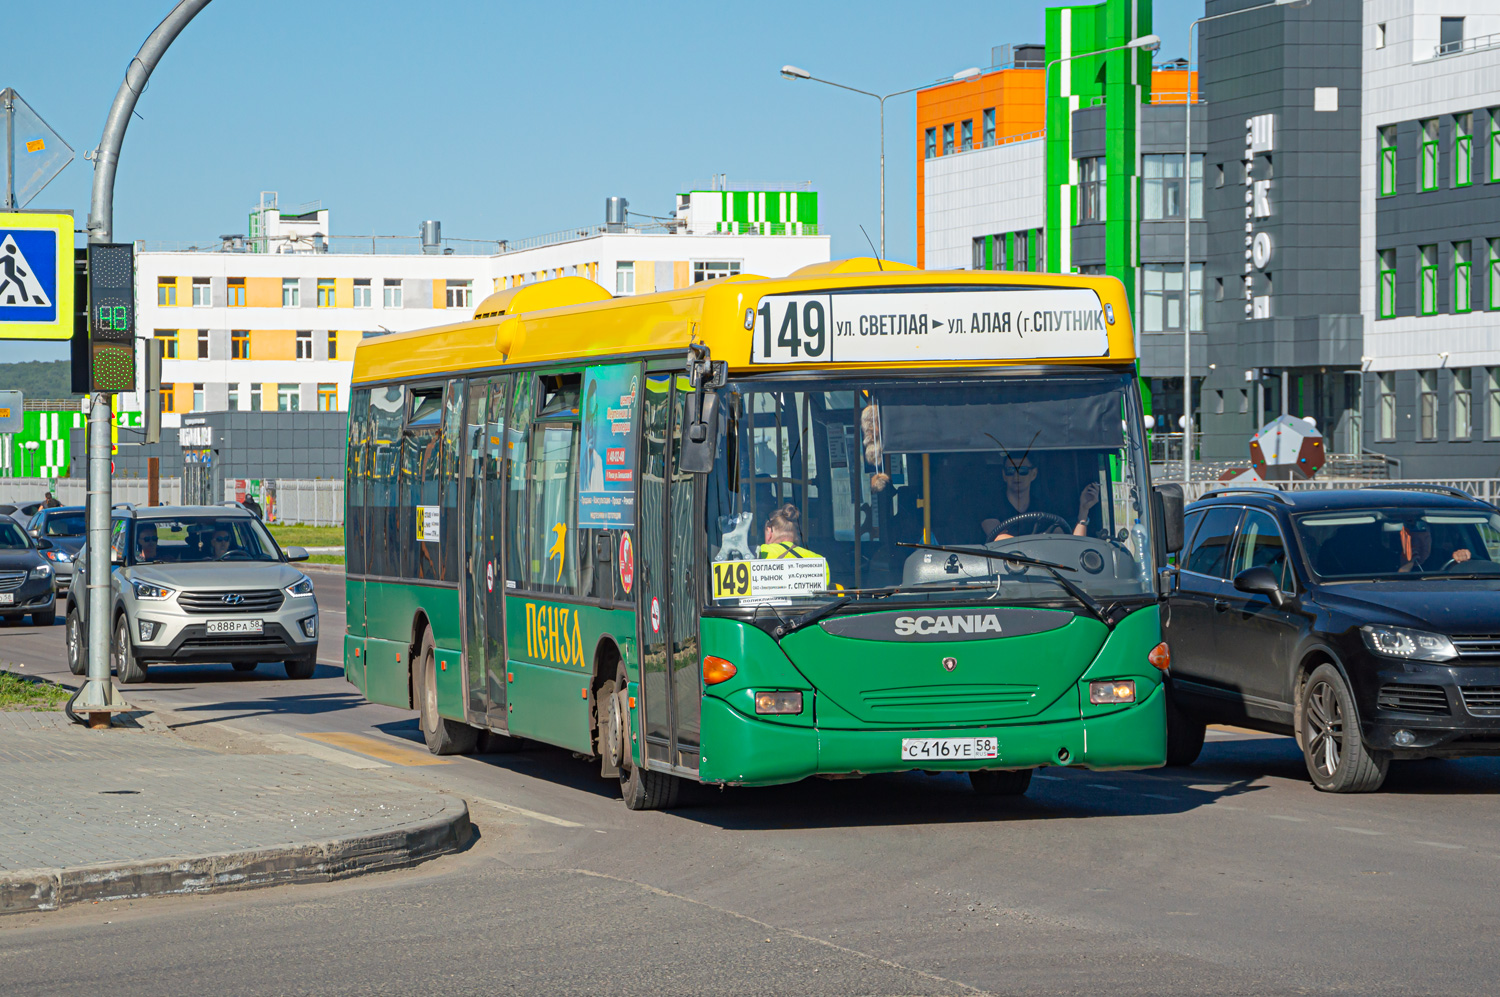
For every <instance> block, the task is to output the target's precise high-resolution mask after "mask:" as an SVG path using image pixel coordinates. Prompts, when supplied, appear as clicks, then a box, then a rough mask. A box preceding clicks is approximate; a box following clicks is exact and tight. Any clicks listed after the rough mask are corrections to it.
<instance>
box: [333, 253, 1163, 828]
mask: <svg viewBox="0 0 1500 997" xmlns="http://www.w3.org/2000/svg"><path fill="white" fill-rule="evenodd" d="M1129 315H1130V313H1129V308H1128V306H1127V300H1126V296H1125V293H1124V290H1123V288H1122V287H1121V285H1120V284H1119V283H1118V282H1117V281H1115V280H1113V279H1111V278H1102V277H1081V276H1049V275H1042V274H1018V273H970V272H950V273H938V272H923V271H918V270H914V269H912V268H910V267H906V266H901V265H897V264H892V263H889V262H877V261H876V260H874V259H856V260H845V261H842V262H835V263H828V264H820V265H817V266H813V267H808V268H804V269H803V270H800V271H798V272H797V273H795V274H792V275H791V276H790V277H787V278H783V279H774V280H772V279H765V278H760V277H753V276H747V275H740V276H736V277H731V278H727V279H722V280H715V281H712V282H707V283H701V284H697V285H695V286H694V287H691V288H688V289H684V290H679V291H671V292H666V293H660V294H649V295H641V296H636V297H627V298H612V297H611V296H610V295H609V294H608V293H607V292H606V291H604V290H603V289H602V288H601V287H600V286H599V285H598V284H596V283H594V282H592V281H589V280H586V279H584V278H574V277H564V278H561V279H557V280H552V281H547V282H543V283H537V284H529V285H526V286H523V287H520V288H517V289H513V290H508V291H504V292H500V293H497V294H494V295H492V296H491V297H489V298H488V299H486V300H485V301H484V302H483V303H481V304H480V305H479V306H478V308H477V309H476V311H475V314H474V317H473V319H472V321H467V322H460V323H457V324H455V325H449V326H444V327H441V328H436V329H430V330H423V331H418V332H411V333H401V334H395V335H387V336H382V337H379V338H374V339H370V340H366V341H365V342H364V343H363V344H361V346H360V347H359V350H358V352H357V353H356V355H355V359H354V385H353V390H352V392H351V396H350V405H349V451H348V491H347V496H348V499H347V500H348V509H347V519H346V524H347V571H348V581H347V593H348V595H347V598H348V621H349V622H348V635H347V637H346V639H345V652H344V662H345V675H346V677H347V678H348V680H349V681H350V682H351V683H353V684H354V685H355V686H356V687H357V688H359V689H360V690H361V692H363V694H364V695H365V696H366V697H367V698H368V699H370V700H371V701H374V702H378V703H386V704H390V705H394V706H400V707H408V708H415V709H416V710H417V711H418V712H419V714H420V719H421V727H422V731H423V734H424V736H425V738H426V741H427V744H428V747H429V748H430V749H431V750H432V751H434V752H436V753H439V754H444V753H455V752H466V751H471V750H474V749H475V747H476V745H477V744H478V741H479V739H480V738H481V737H483V739H484V740H485V742H486V745H485V750H504V749H506V748H507V747H511V746H514V745H515V744H517V743H519V741H520V740H521V739H528V740H535V741H542V742H546V743H548V744H553V745H558V746H560V747H563V748H567V749H571V750H572V751H574V752H577V753H579V754H582V755H585V756H589V757H595V758H597V759H598V760H599V764H600V770H601V773H602V775H603V776H604V777H606V778H618V779H619V781H620V786H621V790H622V794H623V796H624V798H625V802H626V804H627V805H628V806H630V807H631V808H633V809H639V808H649V807H665V806H670V805H671V804H672V802H673V801H674V799H675V797H676V794H677V791H678V787H679V786H680V783H681V780H684V779H687V780H696V781H700V782H705V783H710V784H718V785H744V786H763V785H772V784H777V783H787V782H793V781H796V780H800V779H803V778H806V777H808V776H815V775H816V776H828V777H849V776H857V775H864V774H870V773H886V772H900V771H910V770H925V771H958V772H965V773H967V774H968V776H969V778H970V780H971V782H972V784H973V786H974V788H975V790H977V791H979V792H981V793H989V794H1016V793H1023V792H1025V790H1026V787H1027V785H1028V783H1029V780H1030V777H1031V772H1032V770H1034V769H1036V768H1039V767H1043V766H1053V765H1057V766H1081V767H1084V768H1089V769H1116V768H1140V767H1149V766H1157V765H1161V764H1162V763H1163V760H1164V757H1165V751H1166V747H1165V734H1164V721H1165V716H1166V707H1165V698H1164V697H1165V693H1164V690H1163V678H1164V673H1165V669H1166V667H1167V664H1168V662H1167V653H1166V652H1167V649H1166V646H1165V645H1164V644H1162V643H1161V641H1162V637H1161V622H1160V619H1159V610H1158V604H1159V601H1160V597H1161V594H1162V592H1161V585H1160V582H1159V577H1158V576H1159V572H1160V570H1161V569H1162V568H1163V567H1164V565H1165V563H1166V559H1167V555H1168V553H1169V552H1170V550H1171V549H1172V548H1174V547H1175V546H1178V545H1180V533H1181V496H1180V494H1176V495H1172V494H1168V493H1167V490H1165V489H1158V490H1157V491H1155V492H1153V490H1152V489H1151V487H1150V485H1149V482H1148V476H1147V464H1146V456H1145V449H1144V428H1143V419H1142V413H1141V399H1140V394H1139V389H1138V387H1137V384H1138V380H1137V377H1136V355H1135V342H1134V336H1133V334H1132V331H1131V326H1130V317H1129Z"/></svg>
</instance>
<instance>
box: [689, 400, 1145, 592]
mask: <svg viewBox="0 0 1500 997" xmlns="http://www.w3.org/2000/svg"><path fill="white" fill-rule="evenodd" d="M1140 426H1141V418H1140V415H1139V412H1138V401H1137V394H1136V389H1135V385H1134V384H1133V383H1132V380H1131V377H1130V375H1128V374H1115V373H1099V372H1088V373H1076V374H1075V373H1061V374H1048V375H1046V376H1041V375H1035V374H1028V375H1010V376H972V375H958V376H954V377H952V378H945V379H940V380H939V379H932V378H923V379H920V380H918V379H915V378H904V379H902V378H893V377H872V376H865V377H849V376H844V377H828V376H819V377H817V378H816V379H813V378H798V379H791V378H768V379H765V380H761V379H754V380H745V381H742V382H739V383H735V384H731V385H729V386H728V387H726V388H724V389H722V390H721V391H720V392H719V418H718V431H719V445H718V452H717V456H716V460H715V464H714V468H713V470H712V472H711V473H710V474H709V477H708V482H707V493H708V494H707V502H706V509H705V518H706V522H705V527H706V529H707V532H708V553H709V560H710V561H711V562H713V571H712V572H711V579H712V598H713V602H714V604H715V605H718V606H747V605H761V604H768V603H769V604H782V603H805V604H811V603H814V602H820V601H827V600H829V599H832V598H838V597H839V596H840V595H845V596H853V597H859V596H861V595H869V596H880V597H892V598H898V597H899V598H921V599H933V598H941V599H944V600H955V599H957V600H964V599H995V600H998V601H1003V602H1017V601H1028V600H1046V601H1056V600H1067V599H1069V596H1068V594H1067V593H1066V592H1065V591H1064V587H1063V586H1061V585H1060V584H1059V582H1058V581H1057V579H1056V577H1055V576H1054V575H1052V574H1051V573H1050V572H1049V571H1047V570H1043V569H1040V568H1038V567H1035V566H1029V567H1028V566H1027V565H1025V564H1021V563H1018V561H1010V562H1006V561H1004V560H1000V559H995V558H990V557H984V556H981V555H982V553H983V552H985V551H993V552H1005V553H1010V554H1015V555H1021V556H1022V557H1029V558H1034V559H1039V560H1044V561H1049V562H1053V563H1055V564H1058V565H1062V566H1064V567H1065V568H1067V569H1069V570H1067V571H1066V572H1065V574H1066V575H1067V578H1068V580H1069V581H1071V582H1074V583H1076V585H1077V586H1078V587H1080V588H1082V589H1083V590H1085V591H1086V592H1088V593H1089V594H1090V595H1092V596H1094V597H1096V598H1101V599H1104V598H1118V597H1125V596H1134V595H1142V594H1146V593H1149V592H1150V591H1151V570H1150V561H1151V554H1150V550H1151V548H1150V542H1149V533H1148V526H1147V521H1148V516H1147V512H1146V510H1147V509H1148V508H1149V506H1148V502H1147V499H1146V494H1147V493H1146V483H1145V479H1144V475H1143V473H1142V468H1143V466H1144V461H1143V459H1142V452H1141V432H1140V429H1139V427H1140ZM908 544H929V545H939V546H951V547H958V548H962V550H958V551H941V550H927V549H914V548H912V547H910V546H906V545H908ZM968 549H973V550H976V551H979V552H981V555H971V554H967V553H964V550H968ZM938 593H941V595H939V594H938Z"/></svg>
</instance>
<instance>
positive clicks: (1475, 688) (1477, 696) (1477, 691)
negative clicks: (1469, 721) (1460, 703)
mask: <svg viewBox="0 0 1500 997" xmlns="http://www.w3.org/2000/svg"><path fill="white" fill-rule="evenodd" d="M1458 691H1459V693H1460V694H1462V695H1463V697H1464V708H1465V709H1467V710H1468V711H1469V712H1470V713H1472V714H1474V715H1475V716H1497V715H1500V685H1461V686H1459V687H1458Z"/></svg>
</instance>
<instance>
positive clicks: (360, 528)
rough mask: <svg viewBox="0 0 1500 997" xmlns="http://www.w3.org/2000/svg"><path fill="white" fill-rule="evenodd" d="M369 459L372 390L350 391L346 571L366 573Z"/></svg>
mask: <svg viewBox="0 0 1500 997" xmlns="http://www.w3.org/2000/svg"><path fill="white" fill-rule="evenodd" d="M369 459H370V389H368V388H356V389H355V390H353V391H351V392H349V452H348V454H347V457H346V460H347V462H348V463H347V465H346V466H347V468H348V471H347V474H346V475H345V481H346V482H347V484H346V485H345V489H344V533H345V541H344V547H345V560H346V561H347V562H348V563H347V564H346V566H345V570H347V571H348V573H349V574H351V575H362V574H364V573H365V479H366V477H367V474H368V469H369Z"/></svg>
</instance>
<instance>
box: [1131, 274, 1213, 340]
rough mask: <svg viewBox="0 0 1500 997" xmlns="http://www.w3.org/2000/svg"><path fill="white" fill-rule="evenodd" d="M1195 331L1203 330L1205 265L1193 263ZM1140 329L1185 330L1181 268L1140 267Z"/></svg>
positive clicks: (1190, 297)
mask: <svg viewBox="0 0 1500 997" xmlns="http://www.w3.org/2000/svg"><path fill="white" fill-rule="evenodd" d="M1188 308H1189V313H1188V314H1189V318H1190V320H1191V321H1192V325H1193V329H1192V331H1193V332H1201V331H1203V264H1202V263H1194V264H1193V270H1192V287H1191V288H1190V293H1189V295H1188ZM1141 320H1142V321H1141V328H1142V331H1144V332H1181V331H1182V265H1181V264H1179V263H1143V264H1142V265H1141Z"/></svg>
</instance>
